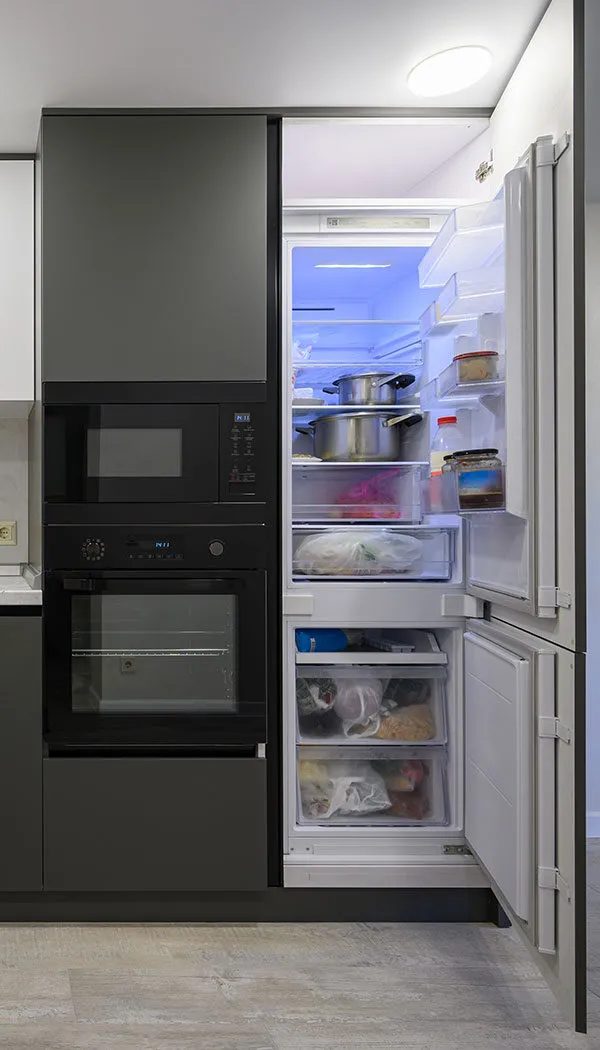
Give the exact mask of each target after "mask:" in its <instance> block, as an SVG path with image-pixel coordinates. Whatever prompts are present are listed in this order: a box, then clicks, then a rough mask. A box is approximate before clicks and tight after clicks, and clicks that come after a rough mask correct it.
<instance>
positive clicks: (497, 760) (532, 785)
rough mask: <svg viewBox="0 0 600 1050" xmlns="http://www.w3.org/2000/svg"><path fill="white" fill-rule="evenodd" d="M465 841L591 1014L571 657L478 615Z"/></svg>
mask: <svg viewBox="0 0 600 1050" xmlns="http://www.w3.org/2000/svg"><path fill="white" fill-rule="evenodd" d="M464 648H465V837H466V840H467V842H468V844H469V847H470V848H471V850H472V851H473V853H474V855H475V857H476V859H477V860H478V862H479V863H480V864H481V866H482V867H483V868H484V870H485V871H486V873H487V874H488V876H489V878H490V881H491V883H492V888H493V890H494V892H495V893H496V895H497V897H498V899H499V900H500V902H501V904H502V906H503V908H504V909H505V910H506V912H507V914H508V915H509V916H510V918H511V921H512V922H513V924H514V925H515V926H517V927H518V928H519V930H520V932H521V933H522V935H523V937H524V938H525V939H526V941H527V942H528V945H529V947H530V950H531V954H532V956H533V958H534V959H535V961H536V962H537V964H538V965H539V968H540V971H541V972H542V974H543V976H544V977H545V978H546V979H547V980H548V982H549V984H550V985H551V986H552V987H553V990H554V991H555V993H556V995H557V996H558V998H559V999H560V1001H561V1002H562V1004H563V1007H564V1009H565V1011H566V1012H567V1013H568V1014H569V1015H570V1016H571V1017H572V1018H573V1019H575V1018H577V1020H578V1026H579V1025H580V1024H581V1021H582V1013H581V1011H582V1009H583V1010H585V984H586V954H585V826H584V820H583V821H582V820H580V819H579V816H580V815H581V814H583V815H584V817H585V780H584V778H582V777H580V776H579V775H578V769H579V758H580V755H579V750H578V748H577V750H576V741H575V724H574V722H575V720H574V695H575V682H576V675H577V673H578V670H577V669H576V660H577V659H578V657H574V655H573V654H572V653H570V652H569V651H568V650H565V649H561V648H560V647H558V646H553V645H551V644H549V643H545V642H543V641H541V640H540V639H537V638H535V636H534V635H531V634H527V633H526V632H525V631H521V630H519V629H517V628H513V627H508V626H506V625H504V624H500V621H488V622H482V621H478V620H469V621H468V622H467V631H466V633H465V639H464Z"/></svg>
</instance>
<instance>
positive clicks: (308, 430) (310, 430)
mask: <svg viewBox="0 0 600 1050" xmlns="http://www.w3.org/2000/svg"><path fill="white" fill-rule="evenodd" d="M294 429H295V430H296V431H297V432H298V433H299V434H308V436H309V437H313V436H314V430H313V428H312V427H295V428H294Z"/></svg>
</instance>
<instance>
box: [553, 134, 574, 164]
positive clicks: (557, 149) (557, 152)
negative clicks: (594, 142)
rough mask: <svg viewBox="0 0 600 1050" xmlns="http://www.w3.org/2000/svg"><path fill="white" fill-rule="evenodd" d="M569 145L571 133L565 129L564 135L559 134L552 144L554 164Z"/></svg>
mask: <svg viewBox="0 0 600 1050" xmlns="http://www.w3.org/2000/svg"><path fill="white" fill-rule="evenodd" d="M570 145H571V135H570V133H569V132H568V131H565V133H564V135H561V137H560V138H559V140H558V142H555V144H554V163H555V164H556V162H557V160H558V159H559V157H562V155H563V153H564V152H565V150H568V148H569V146H570Z"/></svg>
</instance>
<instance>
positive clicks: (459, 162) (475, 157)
mask: <svg viewBox="0 0 600 1050" xmlns="http://www.w3.org/2000/svg"><path fill="white" fill-rule="evenodd" d="M491 147H492V135H491V131H490V129H489V128H486V129H485V131H483V132H482V133H481V135H478V136H477V138H475V139H473V141H472V142H469V143H468V144H467V145H466V146H463V148H462V149H461V150H459V151H458V153H455V154H454V156H453V157H451V158H450V160H448V161H446V162H445V163H444V164H442V165H441V166H440V167H439V168H436V170H435V171H433V172H431V174H430V175H428V176H427V178H425V179H423V180H422V181H421V182H417V183H416V184H415V185H414V186H411V187H410V192H409V196H410V197H442V198H444V197H445V198H448V197H450V198H452V197H456V198H460V197H469V198H472V199H473V200H474V201H487V200H489V199H490V197H492V196H493V190H492V189H491V188H490V187H491V177H490V178H489V179H486V180H485V181H484V182H477V180H476V178H475V172H476V170H477V168H478V167H479V165H480V164H481V162H482V161H484V160H488V158H489V154H490V149H491Z"/></svg>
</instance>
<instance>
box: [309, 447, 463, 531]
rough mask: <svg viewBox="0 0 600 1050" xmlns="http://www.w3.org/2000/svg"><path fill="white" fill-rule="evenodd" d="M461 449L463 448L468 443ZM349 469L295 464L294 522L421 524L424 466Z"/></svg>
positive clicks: (343, 466)
mask: <svg viewBox="0 0 600 1050" xmlns="http://www.w3.org/2000/svg"><path fill="white" fill-rule="evenodd" d="M457 447H459V448H460V447H464V442H463V443H462V445H461V444H459V445H458V446H457ZM346 467H347V464H345V463H344V464H337V465H336V464H327V463H320V462H319V464H318V465H317V464H310V465H308V464H306V463H304V464H303V462H302V461H301V460H299V461H297V462H296V463H293V471H292V517H293V520H294V521H295V522H299V523H300V522H319V521H327V520H331V519H335V520H339V521H342V522H344V521H345V522H357V521H365V520H366V521H381V522H386V521H392V522H393V521H398V522H405V523H407V524H411V525H413V524H414V525H418V524H420V522H421V521H422V514H421V478H422V475H423V471H424V469H426V468H424V467H422V466H421V465H420V464H398V466H395V465H394V466H391V467H377V466H371V467H364V466H362V465H360V466H357V467H353V468H352V469H351V470H347V469H346Z"/></svg>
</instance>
